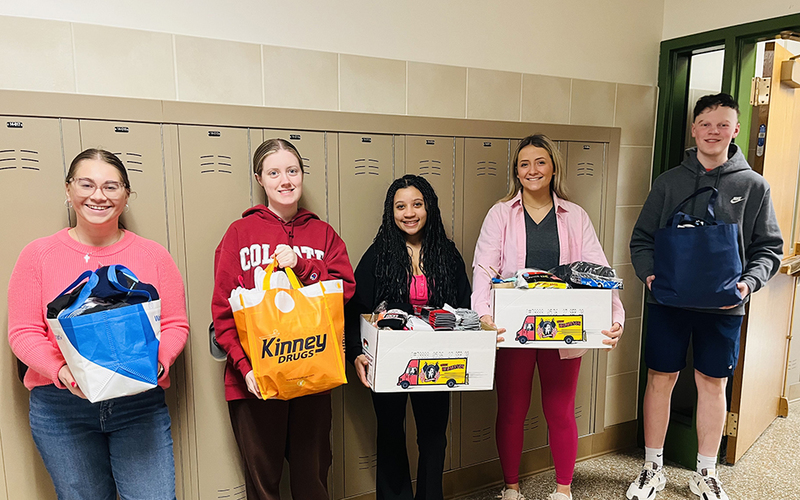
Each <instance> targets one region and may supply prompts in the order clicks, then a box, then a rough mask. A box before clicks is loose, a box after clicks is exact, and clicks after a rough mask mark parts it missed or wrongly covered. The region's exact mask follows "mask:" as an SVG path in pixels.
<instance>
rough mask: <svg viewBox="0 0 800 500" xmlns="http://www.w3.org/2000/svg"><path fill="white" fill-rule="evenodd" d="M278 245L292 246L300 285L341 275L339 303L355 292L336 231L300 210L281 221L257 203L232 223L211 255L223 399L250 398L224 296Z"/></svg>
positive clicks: (245, 365)
mask: <svg viewBox="0 0 800 500" xmlns="http://www.w3.org/2000/svg"><path fill="white" fill-rule="evenodd" d="M281 243H283V244H285V245H289V246H290V247H293V248H294V251H295V253H296V254H297V266H295V267H294V268H293V271H294V272H295V274H297V277H298V278H299V279H300V282H301V283H303V284H304V285H309V284H312V283H316V282H317V281H320V280H330V279H341V280H342V281H343V283H344V301H345V302H347V301H348V300H350V297H352V296H353V292H354V291H355V279H354V278H353V268H352V267H351V265H350V259H349V257H348V256H347V248H346V247H345V244H344V241H343V240H342V238H340V237H339V235H338V234H336V231H334V230H333V228H332V227H331V226H330V225H328V223H326V222H323V221H321V220H320V219H319V217H317V216H316V215H314V214H313V213H311V212H309V211H308V210H305V209H303V208H301V209H300V210H299V211H298V212H297V214H296V215H295V216H294V218H293V219H292V220H290V221H289V222H286V221H284V220H283V219H281V218H280V217H278V216H277V215H275V214H274V213H273V212H272V211H271V210H270V209H268V208H267V207H265V206H264V205H257V206H255V207H253V208H251V209H248V210H247V211H245V212H244V214H242V218H241V219H239V220H237V221H235V222H233V223H232V224H231V225H230V226H229V227H228V230H227V231H226V232H225V235H224V236H223V237H222V241H220V243H219V246H217V250H216V252H215V253H214V296H213V298H212V302H211V313H212V315H213V317H214V329H215V330H216V336H217V342H218V343H219V345H220V346H222V348H223V349H225V351H226V352H227V353H228V362H227V365H226V366H225V399H226V400H227V401H233V400H237V399H245V398H255V396H254V395H253V394H252V393H250V391H248V390H247V385H246V384H245V381H244V377H245V375H247V373H248V372H249V371H250V370H251V369H252V368H251V365H250V361H249V360H248V359H247V356H246V355H245V353H244V349H243V348H242V344H241V343H240V342H239V334H238V333H237V331H236V323H235V322H234V320H233V313H232V311H231V307H230V304H229V303H228V298H229V297H230V295H231V290H233V289H235V288H236V287H238V286H240V285H241V283H240V277H241V280H242V282H243V283H244V286H245V288H253V287H254V286H255V282H254V278H253V273H254V269H255V268H256V267H257V266H260V267H262V268H266V267H267V265H269V263H270V262H272V259H271V258H270V256H271V255H272V254H273V253H274V252H275V247H276V246H277V245H280V244H281Z"/></svg>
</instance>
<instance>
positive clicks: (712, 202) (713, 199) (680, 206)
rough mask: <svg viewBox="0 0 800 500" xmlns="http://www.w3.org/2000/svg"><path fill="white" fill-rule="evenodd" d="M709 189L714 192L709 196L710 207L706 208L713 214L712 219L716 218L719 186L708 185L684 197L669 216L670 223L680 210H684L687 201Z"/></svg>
mask: <svg viewBox="0 0 800 500" xmlns="http://www.w3.org/2000/svg"><path fill="white" fill-rule="evenodd" d="M708 191H711V192H712V193H711V197H709V198H708V207H706V210H707V211H708V214H709V215H710V216H711V219H712V220H716V219H717V216H716V215H715V214H714V206H715V205H716V204H717V196H719V190H717V188H715V187H711V186H706V187H701V188H700V189H698V190H697V191H695V192H694V193H692V194H690V195H689V196H687V197H686V198H684V199H683V201H682V202H680V203H678V206H677V207H675V210H673V211H672V215H670V216H669V222H668V224H670V225H671V224H672V221H673V220H674V219H675V216H676V215H678V212H680V211H681V210H683V207H684V206H685V205H686V204H687V203H689V202H690V201H691V200H692V199H693V198H695V197H697V196H699V195H701V194H703V193H706V192H708Z"/></svg>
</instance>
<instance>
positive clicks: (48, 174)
mask: <svg viewBox="0 0 800 500" xmlns="http://www.w3.org/2000/svg"><path fill="white" fill-rule="evenodd" d="M70 124H74V123H73V122H70ZM70 147H72V148H74V147H75V145H71V146H70ZM77 147H80V146H79V145H78V146H77ZM61 151H62V143H61V125H60V120H58V119H49V118H19V117H11V116H4V117H2V118H0V211H2V213H3V214H4V215H3V217H2V218H0V224H2V226H0V228H1V230H0V235H2V242H3V243H2V244H1V245H0V283H3V286H0V328H3V331H4V332H7V325H8V309H7V308H8V296H7V294H8V288H7V284H8V280H9V278H10V276H11V271H12V269H13V267H14V263H15V262H16V261H17V256H18V255H19V252H20V251H21V250H22V248H23V247H24V246H25V245H27V244H28V243H30V242H31V241H33V240H34V239H36V238H40V237H43V236H47V235H50V234H52V233H55V232H56V231H58V230H59V229H62V228H64V227H67V226H68V218H67V209H66V207H65V205H64V200H65V199H66V196H65V185H64V177H65V174H66V169H65V166H64V160H63V156H62V153H61ZM14 214H16V216H15V215H14ZM29 394H30V393H29V392H28V390H27V389H26V388H25V387H24V386H23V385H22V383H21V382H20V381H19V379H18V378H17V364H16V359H15V358H14V356H13V355H12V353H11V349H10V347H9V345H8V341H7V340H6V341H2V342H0V401H2V402H3V403H2V404H1V405H0V435H2V448H0V452H1V453H2V455H3V456H2V463H3V464H4V465H5V471H4V475H5V477H6V478H13V480H7V482H6V484H5V486H6V488H5V490H7V491H3V494H2V495H0V497H1V496H3V495H7V497H8V498H13V499H15V500H17V499H19V500H40V499H41V500H44V499H51V498H52V499H54V498H55V492H54V490H53V486H52V482H51V481H50V477H49V476H48V474H47V471H46V470H45V468H44V464H43V463H42V460H41V458H40V457H39V453H38V452H37V450H36V447H35V446H34V444H33V440H32V439H31V433H30V425H29V423H28V396H29Z"/></svg>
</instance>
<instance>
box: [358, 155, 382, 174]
mask: <svg viewBox="0 0 800 500" xmlns="http://www.w3.org/2000/svg"><path fill="white" fill-rule="evenodd" d="M379 163H380V162H379V161H378V160H376V159H374V158H358V159H356V163H355V172H356V175H367V174H369V175H380V173H381V172H380V171H381V167H380V165H379Z"/></svg>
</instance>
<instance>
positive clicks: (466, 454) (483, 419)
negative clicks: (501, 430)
mask: <svg viewBox="0 0 800 500" xmlns="http://www.w3.org/2000/svg"><path fill="white" fill-rule="evenodd" d="M541 394H542V391H541V386H540V384H539V373H538V370H537V372H536V373H535V374H534V376H533V385H532V386H531V405H530V408H528V413H527V415H526V416H525V423H524V424H523V441H522V449H523V450H532V449H535V448H540V447H542V446H545V445H547V424H546V423H545V421H544V413H543V411H542V396H541ZM496 418H497V393H496V392H495V391H491V392H489V391H485V392H471V391H470V392H462V393H461V436H460V439H461V467H466V466H469V465H474V464H477V463H480V462H485V461H487V460H492V459H494V458H497V445H496V441H495V435H496V434H495V420H496Z"/></svg>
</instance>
